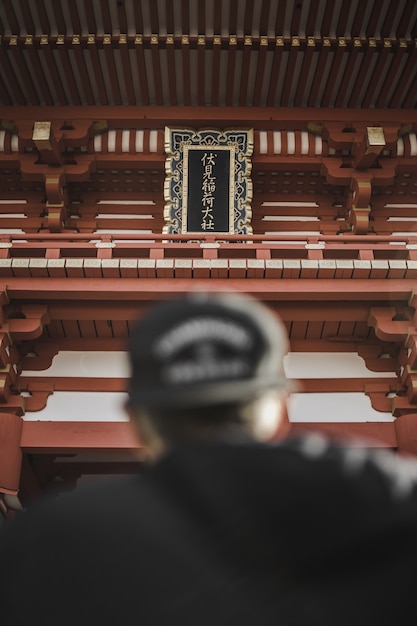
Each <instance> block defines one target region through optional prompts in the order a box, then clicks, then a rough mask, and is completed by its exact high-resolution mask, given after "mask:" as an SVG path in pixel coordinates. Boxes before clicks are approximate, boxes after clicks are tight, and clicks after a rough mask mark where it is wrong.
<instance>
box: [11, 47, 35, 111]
mask: <svg viewBox="0 0 417 626" xmlns="http://www.w3.org/2000/svg"><path fill="white" fill-rule="evenodd" d="M9 52H10V53H11V54H12V55H13V59H14V62H15V63H16V66H17V68H18V71H19V76H15V81H17V82H19V83H20V84H23V85H24V86H25V89H26V93H27V94H28V96H29V98H30V103H31V104H32V105H34V104H35V105H36V104H39V96H38V94H37V92H36V89H35V86H34V84H33V77H32V75H31V73H30V71H29V70H28V68H27V65H26V63H25V59H24V57H23V52H22V50H21V48H20V46H18V45H15V46H9ZM25 56H26V55H25ZM26 104H29V103H26Z"/></svg>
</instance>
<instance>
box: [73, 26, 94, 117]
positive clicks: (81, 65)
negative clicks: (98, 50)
mask: <svg viewBox="0 0 417 626" xmlns="http://www.w3.org/2000/svg"><path fill="white" fill-rule="evenodd" d="M72 49H73V51H74V58H75V63H76V66H77V71H78V73H79V79H78V80H80V79H81V85H82V89H83V91H84V94H85V98H86V104H87V105H90V106H91V105H94V104H95V100H94V94H93V91H92V88H91V81H90V77H89V76H88V72H87V67H86V64H85V58H84V50H83V47H82V44H81V40H80V38H79V37H73V39H72Z"/></svg>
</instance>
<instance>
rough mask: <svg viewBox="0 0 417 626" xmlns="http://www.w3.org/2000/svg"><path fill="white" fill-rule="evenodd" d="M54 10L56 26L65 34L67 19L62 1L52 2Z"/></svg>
mask: <svg viewBox="0 0 417 626" xmlns="http://www.w3.org/2000/svg"><path fill="white" fill-rule="evenodd" d="M52 11H53V14H54V18H55V22H56V26H57V29H58V32H59V33H61V34H62V35H63V34H64V33H66V32H67V27H66V25H65V19H64V14H63V12H62V6H61V3H60V2H53V3H52Z"/></svg>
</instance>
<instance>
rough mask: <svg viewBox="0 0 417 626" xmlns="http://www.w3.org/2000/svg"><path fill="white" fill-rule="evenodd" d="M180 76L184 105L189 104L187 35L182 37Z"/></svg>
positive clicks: (189, 82) (189, 85)
mask: <svg viewBox="0 0 417 626" xmlns="http://www.w3.org/2000/svg"><path fill="white" fill-rule="evenodd" d="M181 44H182V64H183V66H182V75H183V85H184V87H183V90H184V94H183V97H184V105H185V106H190V104H191V71H190V43H189V38H188V36H187V35H183V37H182V40H181Z"/></svg>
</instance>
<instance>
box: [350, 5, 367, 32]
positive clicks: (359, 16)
mask: <svg viewBox="0 0 417 626" xmlns="http://www.w3.org/2000/svg"><path fill="white" fill-rule="evenodd" d="M366 8H367V4H366V2H358V6H357V8H356V13H355V17H354V18H353V22H352V37H360V36H361V34H362V30H363V29H362V25H363V18H364V15H365V12H366Z"/></svg>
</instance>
